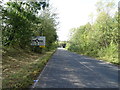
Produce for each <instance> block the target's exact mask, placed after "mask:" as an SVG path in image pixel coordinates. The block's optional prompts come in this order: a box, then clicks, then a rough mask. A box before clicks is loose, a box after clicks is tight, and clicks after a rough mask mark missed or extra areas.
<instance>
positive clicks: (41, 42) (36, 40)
mask: <svg viewBox="0 0 120 90" xmlns="http://www.w3.org/2000/svg"><path fill="white" fill-rule="evenodd" d="M45 41H46V38H45V36H37V37H32V42H31V45H32V46H45Z"/></svg>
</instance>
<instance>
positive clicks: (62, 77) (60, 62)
mask: <svg viewBox="0 0 120 90" xmlns="http://www.w3.org/2000/svg"><path fill="white" fill-rule="evenodd" d="M33 88H118V67H117V66H114V65H112V64H109V63H106V62H103V61H100V60H95V59H93V58H89V57H87V56H82V55H79V54H76V53H72V52H69V51H67V50H64V49H58V50H57V51H56V52H55V53H54V55H53V56H52V58H51V59H50V60H49V62H48V63H47V65H46V67H45V68H44V70H43V71H42V73H41V74H40V76H39V77H38V81H37V82H36V83H35V84H34V85H33Z"/></svg>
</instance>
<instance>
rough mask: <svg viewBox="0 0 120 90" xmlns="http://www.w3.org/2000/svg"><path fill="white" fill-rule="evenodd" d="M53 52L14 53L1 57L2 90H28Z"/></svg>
mask: <svg viewBox="0 0 120 90" xmlns="http://www.w3.org/2000/svg"><path fill="white" fill-rule="evenodd" d="M54 51H55V50H53V51H49V52H46V53H44V54H37V53H33V52H24V51H21V52H17V51H16V53H15V51H14V52H12V53H7V54H5V55H3V82H2V83H3V85H2V86H3V89H6V88H14V89H17V88H29V87H30V86H31V85H32V84H33V83H34V80H36V78H37V76H38V75H39V74H40V72H41V71H42V69H43V68H44V66H45V65H46V63H47V62H48V60H49V58H50V57H51V55H52V54H53V53H54Z"/></svg>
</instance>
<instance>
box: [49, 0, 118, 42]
mask: <svg viewBox="0 0 120 90" xmlns="http://www.w3.org/2000/svg"><path fill="white" fill-rule="evenodd" d="M97 1H99V0H50V4H52V6H53V7H55V8H57V13H58V17H59V21H60V24H59V27H60V28H58V36H59V40H60V41H65V40H68V34H69V30H70V29H71V28H75V27H79V26H81V25H84V24H86V23H87V22H89V21H90V17H89V15H90V14H91V13H93V14H96V7H95V4H96V2H97ZM115 1H118V0H115Z"/></svg>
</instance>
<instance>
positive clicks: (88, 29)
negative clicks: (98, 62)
mask: <svg viewBox="0 0 120 90" xmlns="http://www.w3.org/2000/svg"><path fill="white" fill-rule="evenodd" d="M97 4H98V6H97V11H98V15H97V18H96V21H95V22H94V23H93V24H90V23H87V24H86V25H83V26H80V27H79V28H74V29H73V30H72V31H73V32H72V35H71V38H70V41H69V43H68V44H67V49H68V50H71V51H74V52H78V53H81V54H84V55H89V56H92V57H98V58H100V59H104V60H107V61H109V62H112V63H117V64H119V62H118V50H117V49H118V36H119V35H118V12H116V13H115V14H114V16H112V15H111V13H110V12H108V9H114V8H113V7H114V2H107V3H105V4H104V3H103V2H102V1H101V2H98V3H97ZM101 8H104V10H102V11H101Z"/></svg>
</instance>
